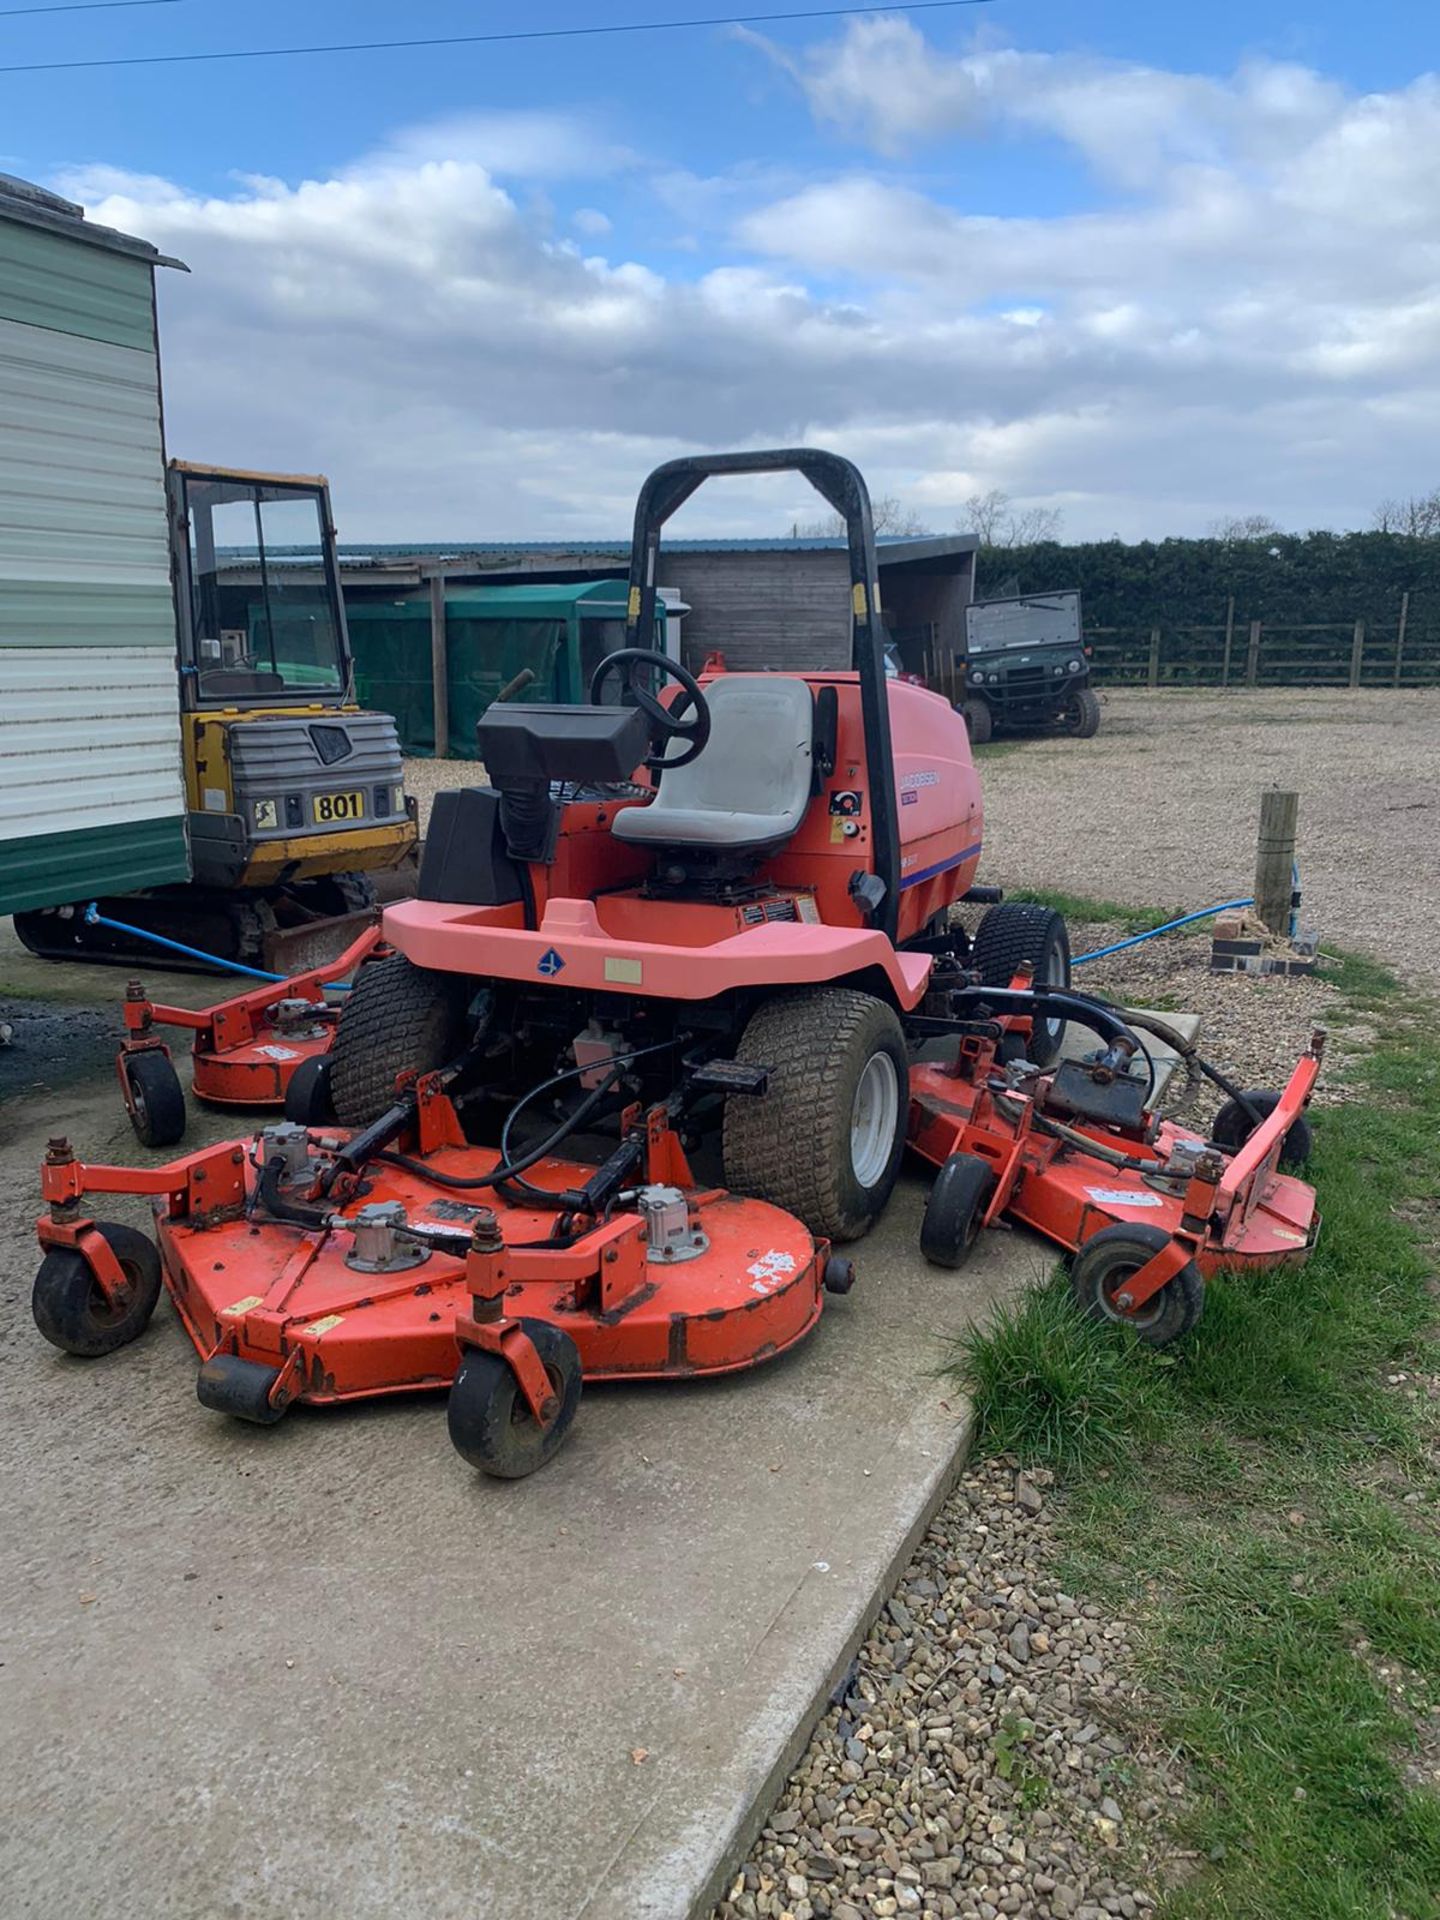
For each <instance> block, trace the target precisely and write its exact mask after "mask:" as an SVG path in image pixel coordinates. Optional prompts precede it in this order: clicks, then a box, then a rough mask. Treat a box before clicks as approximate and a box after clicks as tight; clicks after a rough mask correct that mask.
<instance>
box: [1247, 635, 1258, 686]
mask: <svg viewBox="0 0 1440 1920" xmlns="http://www.w3.org/2000/svg"><path fill="white" fill-rule="evenodd" d="M1259 677H1260V622H1259V621H1258V620H1252V621H1251V622H1250V645H1249V647H1248V649H1247V650H1246V654H1245V684H1246V686H1247V687H1253V686H1254V685H1255V682H1256V681H1257V680H1258V678H1259Z"/></svg>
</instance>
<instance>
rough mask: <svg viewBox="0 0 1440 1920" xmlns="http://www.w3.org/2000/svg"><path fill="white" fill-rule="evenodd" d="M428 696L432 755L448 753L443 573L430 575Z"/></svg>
mask: <svg viewBox="0 0 1440 1920" xmlns="http://www.w3.org/2000/svg"><path fill="white" fill-rule="evenodd" d="M430 697H431V699H432V701H433V703H434V714H435V758H436V759H437V760H448V759H449V757H450V656H449V650H448V649H447V647H446V645H445V575H444V574H443V573H432V574H431V576H430Z"/></svg>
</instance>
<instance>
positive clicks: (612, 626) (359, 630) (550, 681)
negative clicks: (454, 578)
mask: <svg viewBox="0 0 1440 1920" xmlns="http://www.w3.org/2000/svg"><path fill="white" fill-rule="evenodd" d="M345 617H346V624H347V625H348V627H349V629H350V645H351V649H352V651H353V652H354V655H355V681H356V691H357V693H358V695H359V699H360V702H361V704H362V705H363V706H366V707H373V708H375V709H377V710H378V711H380V712H382V713H393V714H394V716H395V723H396V726H397V727H398V729H399V733H400V744H401V746H402V747H403V749H404V751H405V752H406V753H410V754H426V755H428V754H433V753H434V752H435V709H434V699H433V695H432V691H431V680H430V655H431V648H430V600H429V596H428V594H427V595H426V596H425V597H424V598H422V599H414V600H376V599H373V598H371V597H370V596H369V595H368V593H366V592H365V590H364V589H360V590H358V591H355V590H352V592H351V593H349V594H347V596H346V602H345ZM624 627H625V587H624V584H623V583H622V582H620V581H615V580H587V581H582V582H579V583H576V584H574V585H560V586H513V587H451V588H449V589H448V590H447V592H446V595H445V646H446V659H447V665H448V680H449V689H450V739H449V743H448V754H449V756H450V757H451V758H453V759H459V760H474V759H476V758H477V757H478V755H477V753H476V747H475V725H476V722H477V721H478V720H479V718H480V716H481V714H483V713H484V711H485V709H486V708H487V707H488V706H489V705H490V703H491V701H492V700H493V699H494V698H495V696H496V694H497V693H499V691H500V689H501V688H502V687H505V686H508V685H509V684H510V682H511V681H512V680H514V679H515V677H516V675H517V674H519V673H522V672H523V671H524V670H525V669H526V668H527V667H528V668H529V669H530V671H531V672H532V673H533V674H534V675H535V679H534V681H533V683H532V684H531V685H530V686H529V687H527V688H526V689H525V691H524V692H523V693H521V694H519V695H518V696H515V697H516V698H518V699H520V700H522V701H531V700H560V701H574V700H583V699H584V698H585V697H586V692H587V689H588V687H589V683H590V675H591V673H592V671H593V670H594V667H595V666H596V664H597V663H598V662H599V661H600V660H601V659H603V658H604V656H605V655H606V654H607V653H612V652H613V651H614V650H615V648H616V647H618V646H621V645H622V644H623V642H624Z"/></svg>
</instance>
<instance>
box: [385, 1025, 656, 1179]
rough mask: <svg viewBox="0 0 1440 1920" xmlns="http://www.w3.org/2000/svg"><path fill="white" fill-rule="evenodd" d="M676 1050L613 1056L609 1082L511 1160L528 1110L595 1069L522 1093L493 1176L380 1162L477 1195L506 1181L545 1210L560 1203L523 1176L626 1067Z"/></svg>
mask: <svg viewBox="0 0 1440 1920" xmlns="http://www.w3.org/2000/svg"><path fill="white" fill-rule="evenodd" d="M674 1045H675V1042H674V1041H673V1040H661V1041H659V1042H657V1044H656V1045H654V1046H653V1047H637V1048H636V1049H635V1050H634V1052H632V1053H620V1054H613V1055H612V1056H611V1058H610V1061H609V1068H608V1071H607V1072H606V1074H605V1077H604V1079H603V1080H602V1081H601V1082H600V1084H599V1085H598V1086H597V1087H593V1088H592V1089H591V1091H590V1092H589V1093H588V1094H587V1095H586V1096H585V1098H584V1099H583V1100H582V1101H581V1102H580V1105H579V1106H578V1107H577V1108H576V1109H575V1111H574V1112H573V1113H570V1114H567V1115H566V1116H565V1118H564V1119H563V1120H562V1121H561V1122H560V1124H559V1126H557V1127H556V1128H555V1129H554V1130H553V1131H552V1132H550V1133H548V1134H546V1136H545V1138H544V1139H543V1140H541V1141H540V1142H539V1143H538V1144H537V1145H535V1146H533V1147H528V1148H527V1149H526V1150H525V1152H524V1153H522V1154H521V1155H520V1156H519V1158H518V1159H516V1160H513V1161H512V1160H510V1159H509V1158H508V1155H509V1152H510V1133H511V1129H512V1128H513V1127H514V1124H515V1122H516V1120H517V1119H518V1118H519V1116H520V1114H521V1113H522V1112H523V1111H524V1110H525V1108H526V1107H528V1106H530V1105H531V1104H532V1103H533V1102H534V1101H536V1100H538V1099H540V1098H541V1096H542V1095H543V1094H547V1093H550V1092H553V1090H554V1089H555V1088H556V1087H561V1086H564V1085H565V1083H566V1082H567V1081H570V1080H574V1079H577V1078H578V1077H579V1076H580V1075H581V1074H583V1073H588V1072H589V1071H590V1068H589V1066H588V1065H586V1066H579V1067H567V1068H566V1070H565V1071H564V1072H563V1073H557V1074H555V1075H554V1076H553V1077H552V1078H551V1079H549V1080H542V1081H541V1083H540V1085H539V1086H538V1087H532V1088H531V1089H530V1091H529V1092H528V1093H526V1094H522V1095H521V1097H520V1099H518V1100H517V1101H516V1102H515V1105H514V1106H513V1107H512V1108H511V1109H510V1111H509V1113H508V1114H507V1115H506V1116H505V1124H504V1126H503V1127H502V1128H501V1130H500V1164H499V1165H498V1166H495V1167H492V1168H491V1169H490V1171H489V1173H482V1174H477V1175H474V1176H473V1177H469V1178H462V1177H461V1176H460V1175H459V1174H454V1173H441V1172H440V1171H439V1170H438V1168H435V1167H430V1166H427V1165H426V1164H425V1162H424V1161H423V1160H414V1159H411V1158H410V1157H409V1155H407V1154H403V1153H391V1152H386V1153H377V1154H376V1155H375V1158H376V1159H377V1160H381V1161H384V1163H385V1164H386V1165H387V1166H392V1167H403V1168H404V1170H405V1172H406V1173H413V1174H415V1175H416V1176H417V1178H419V1179H421V1180H428V1181H430V1182H432V1183H433V1184H434V1185H435V1186H439V1187H446V1188H449V1189H451V1190H453V1191H454V1192H457V1193H468V1192H473V1191H476V1190H478V1189H480V1188H483V1187H495V1186H499V1185H501V1184H502V1183H503V1182H506V1181H514V1182H515V1183H516V1184H517V1185H518V1186H519V1187H520V1188H521V1189H522V1190H523V1191H524V1193H525V1194H526V1195H527V1197H531V1198H534V1199H536V1200H537V1202H538V1203H539V1204H542V1205H549V1204H552V1203H553V1202H555V1201H556V1200H557V1199H558V1198H559V1196H558V1195H557V1194H553V1193H551V1192H549V1191H548V1190H547V1189H546V1188H544V1187H534V1186H531V1185H530V1183H529V1182H528V1181H524V1180H521V1179H520V1175H521V1174H523V1173H525V1172H526V1171H527V1170H528V1169H529V1168H531V1167H533V1166H534V1165H535V1164H536V1163H537V1162H538V1161H540V1160H543V1159H544V1158H545V1156H546V1155H547V1154H549V1153H551V1152H553V1150H554V1149H555V1148H556V1147H558V1146H559V1144H560V1142H561V1141H562V1140H564V1139H567V1138H568V1137H569V1135H570V1134H572V1133H578V1132H579V1131H580V1129H581V1127H583V1126H584V1124H585V1122H586V1121H587V1120H588V1119H589V1118H590V1117H591V1115H592V1114H594V1113H596V1112H597V1111H598V1110H599V1108H600V1106H601V1104H602V1103H603V1101H604V1099H605V1096H606V1095H607V1094H608V1093H609V1092H610V1090H611V1088H612V1087H613V1086H614V1084H615V1082H616V1080H617V1079H618V1078H619V1072H620V1068H621V1067H623V1066H628V1065H629V1063H630V1062H631V1061H632V1060H642V1059H644V1058H645V1056H646V1055H647V1054H652V1053H663V1052H664V1051H665V1050H666V1048H667V1047H672V1046H674Z"/></svg>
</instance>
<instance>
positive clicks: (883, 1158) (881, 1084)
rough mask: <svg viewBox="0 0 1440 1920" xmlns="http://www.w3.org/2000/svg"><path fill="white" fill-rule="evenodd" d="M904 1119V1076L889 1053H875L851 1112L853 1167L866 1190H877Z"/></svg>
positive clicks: (862, 1076)
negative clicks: (877, 1184)
mask: <svg viewBox="0 0 1440 1920" xmlns="http://www.w3.org/2000/svg"><path fill="white" fill-rule="evenodd" d="M899 1120H900V1076H899V1074H898V1073H897V1072H896V1071H895V1062H894V1061H893V1060H892V1059H891V1058H890V1056H889V1054H888V1053H872V1054H871V1056H870V1058H869V1059H868V1060H867V1061H866V1062H865V1071H864V1072H863V1073H862V1074H861V1076H860V1084H859V1086H858V1087H856V1089H855V1103H854V1105H853V1106H852V1107H851V1109H850V1166H851V1169H852V1171H853V1172H854V1175H855V1178H856V1180H857V1181H858V1182H859V1184H860V1185H861V1186H862V1187H873V1186H874V1185H875V1183H876V1181H877V1180H879V1178H880V1176H881V1175H882V1174H883V1173H884V1171H885V1169H886V1167H887V1166H888V1165H889V1164H890V1154H891V1151H892V1149H893V1148H894V1145H895V1129H896V1127H897V1126H898V1125H899Z"/></svg>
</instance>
